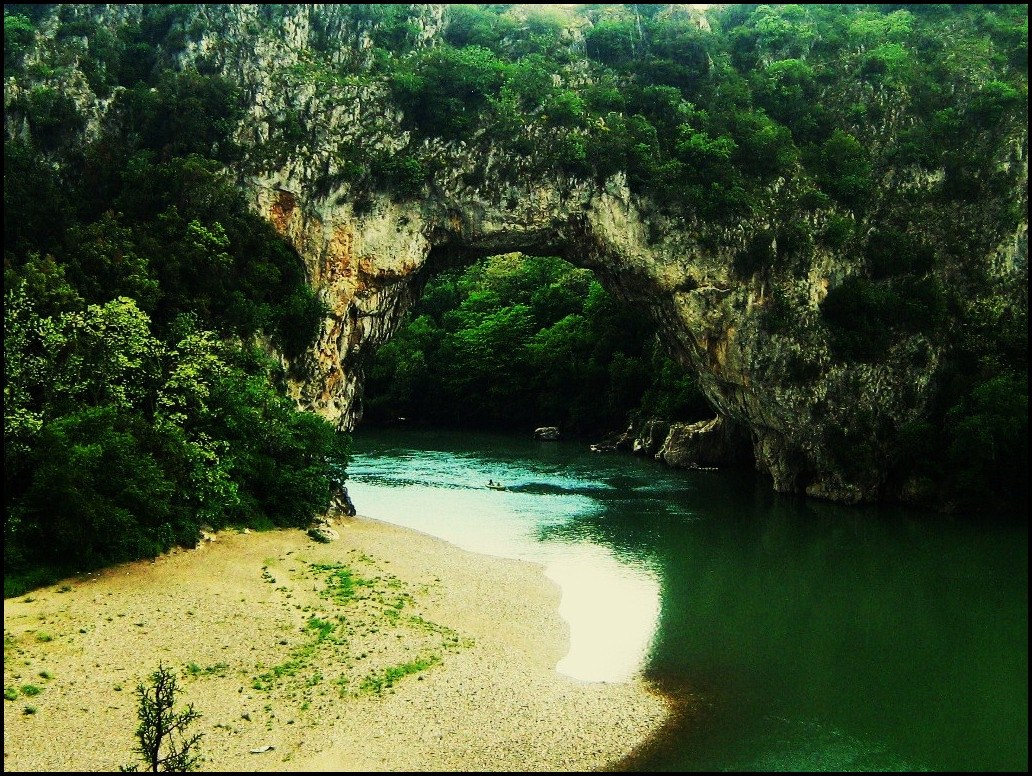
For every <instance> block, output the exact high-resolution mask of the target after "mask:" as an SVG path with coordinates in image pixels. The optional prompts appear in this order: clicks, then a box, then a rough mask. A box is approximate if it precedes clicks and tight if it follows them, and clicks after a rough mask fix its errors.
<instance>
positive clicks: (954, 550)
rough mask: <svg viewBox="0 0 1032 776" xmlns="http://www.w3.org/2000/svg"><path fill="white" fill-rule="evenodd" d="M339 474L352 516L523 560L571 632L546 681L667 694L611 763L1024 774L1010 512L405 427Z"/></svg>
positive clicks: (1022, 679) (1022, 610) (1024, 558)
mask: <svg viewBox="0 0 1032 776" xmlns="http://www.w3.org/2000/svg"><path fill="white" fill-rule="evenodd" d="M488 480H494V481H500V482H501V483H502V484H503V485H504V486H505V488H506V489H505V490H502V491H499V490H493V489H490V488H488V487H487V482H488ZM347 484H348V490H349V492H350V494H351V496H352V499H353V500H354V502H355V505H356V506H357V508H358V510H359V513H360V514H363V515H367V516H369V517H373V518H377V519H380V520H384V521H387V522H391V523H396V524H399V525H404V526H408V527H410V528H415V529H417V530H420V531H423V532H424V533H429V534H432V535H435V536H439V537H440V538H443V539H445V540H447V541H450V542H452V543H454V544H456V545H459V546H461V547H464V548H466V549H469V550H473V551H476V552H482V553H487V554H492V555H499V556H502V557H511V558H520V559H524V560H529V561H533V562H537V563H540V564H542V565H543V566H544V567H545V573H546V574H547V575H548V576H549V577H550V578H551V579H552V580H554V581H555V582H556V584H558V585H559V586H560V588H561V589H562V593H563V595H562V603H561V606H560V613H561V614H562V615H563V617H564V618H565V619H566V620H567V621H568V623H569V624H570V629H571V645H570V652H569V654H568V655H567V656H566V657H565V658H564V659H563V660H562V661H561V662H560V663H559V665H558V666H557V670H559V671H560V672H561V673H565V674H568V675H569V676H571V677H573V678H575V679H579V680H582V681H625V680H626V679H627V678H628V677H630V676H632V675H634V674H636V673H642V674H644V675H645V676H646V677H648V678H649V679H650V680H652V681H653V682H655V683H656V685H657V686H659V687H660V688H661V689H662V690H663V691H664V692H666V693H667V694H669V695H670V697H672V698H673V699H674V701H675V703H676V708H677V709H678V712H677V714H676V715H675V717H674V718H673V719H672V721H671V723H670V724H669V725H668V727H667V729H666V730H664V731H663V734H662V735H661V736H660V737H659V738H658V739H657V740H656V741H655V742H654V743H653V744H652V745H650V746H649V747H648V748H647V749H646V750H644V751H641V752H639V753H637V754H636V755H635V756H634V757H632V758H631V759H629V760H627V761H626V762H622V763H618V764H616V765H615V766H614V767H615V768H616V769H618V770H623V771H727V770H737V771H742V770H746V771H749V770H751V771H872V770H876V771H890V770H907V771H913V770H929V771H944V770H959V771H1010V770H1013V771H1025V770H1027V769H1028V529H1027V523H1026V522H1025V521H1024V519H1020V520H1018V519H1004V516H1000V517H998V518H994V519H992V520H989V521H986V520H984V519H983V520H981V521H979V522H975V521H973V520H965V519H961V518H956V517H948V516H943V515H934V514H925V513H919V512H913V511H905V510H899V509H887V508H872V507H860V508H857V507H840V506H835V505H831V504H824V503H820V502H814V501H811V500H807V499H801V498H796V497H786V496H779V495H777V494H774V493H772V492H771V490H770V487H769V484H768V483H767V482H765V481H764V480H763V479H762V478H760V477H757V476H756V475H754V474H752V473H750V472H732V471H683V470H681V471H679V470H673V469H670V468H668V467H666V466H664V465H662V464H659V463H657V462H655V461H651V460H646V459H643V458H638V457H634V456H631V455H629V454H625V453H602V454H599V453H592V452H590V451H589V450H588V448H587V446H586V445H585V444H578V443H572V442H538V441H536V440H533V439H527V438H515V437H511V436H500V435H488V434H476V433H465V432H463V433H455V432H440V431H432V432H431V431H425V430H413V429H407V428H396V429H389V430H372V429H359V430H358V431H357V432H356V433H355V435H354V456H353V459H352V462H351V464H350V466H349V467H348V483H347ZM475 605H476V602H470V606H475Z"/></svg>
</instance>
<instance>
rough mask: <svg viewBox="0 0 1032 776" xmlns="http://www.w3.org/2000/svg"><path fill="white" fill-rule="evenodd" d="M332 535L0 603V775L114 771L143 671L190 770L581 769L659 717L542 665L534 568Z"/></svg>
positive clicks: (545, 611)
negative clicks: (183, 741)
mask: <svg viewBox="0 0 1032 776" xmlns="http://www.w3.org/2000/svg"><path fill="white" fill-rule="evenodd" d="M337 530H338V532H339V533H340V536H341V538H340V540H339V541H336V542H332V543H328V544H319V543H316V542H313V540H312V539H310V538H309V537H308V536H307V535H306V534H305V533H304V532H302V531H289V530H288V531H272V532H268V533H253V532H252V533H246V534H244V533H235V532H223V533H220V534H218V535H217V536H216V537H215V538H214V541H209V542H204V543H203V544H202V545H201V546H200V547H199V548H197V549H195V550H178V551H175V552H173V553H170V554H168V555H166V556H163V557H161V558H158V559H157V560H155V561H153V562H151V561H144V562H137V563H132V564H126V565H123V566H118V567H114V568H111V569H108V570H105V571H103V572H100V573H98V574H95V575H88V576H83V577H80V578H74V579H70V580H65V581H64V582H63V583H59V584H56V585H52V586H49V587H46V588H42V589H40V590H38V591H34V592H33V593H31V594H29V595H26V596H20V597H18V598H13V599H9V600H5V602H4V687H5V691H6V692H5V697H8V698H9V697H10V696H11V695H13V694H14V692H12V691H15V692H16V693H17V697H15V698H14V699H13V700H11V699H8V700H5V703H4V770H5V771H58V770H61V771H98V770H117V768H118V766H119V765H121V764H123V763H129V762H132V761H133V760H134V757H133V754H132V747H133V745H134V743H135V738H134V731H135V729H136V725H137V717H136V696H135V688H136V686H137V684H138V683H140V682H145V681H146V680H147V678H148V677H149V675H150V674H151V673H152V672H153V671H155V670H156V669H157V667H158V665H159V664H162V665H165V666H171V667H174V668H175V669H176V670H177V672H178V674H179V676H180V680H179V684H180V694H179V703H178V704H177V708H178V707H182V706H183V705H185V704H186V703H192V704H193V705H194V707H195V709H196V710H197V711H199V712H200V713H201V715H202V716H201V718H200V720H198V722H197V723H195V725H194V726H193V730H194V731H196V732H202V733H203V734H204V738H203V739H202V740H201V743H200V748H199V751H200V752H201V754H202V755H203V756H204V758H205V759H204V761H203V763H202V765H201V767H202V769H203V770H209V771H274V770H275V771H331V770H340V771H392V770H409V771H549V770H551V771H559V770H595V769H601V768H604V767H606V766H607V765H611V764H613V763H616V762H617V761H619V760H620V759H621V758H623V757H624V756H626V755H628V754H629V753H630V752H632V751H633V750H634V749H635V748H636V747H637V746H639V745H641V744H642V743H644V742H645V740H647V738H648V737H649V736H650V735H652V734H654V733H655V732H657V731H658V730H659V728H660V727H661V726H662V724H663V722H664V721H665V719H666V716H667V713H668V709H667V706H666V703H665V702H664V701H663V700H662V699H661V698H660V697H659V696H658V695H656V694H655V693H654V692H653V691H652V690H651V689H650V687H649V686H648V685H647V684H646V683H644V682H643V681H642V680H641V679H640V678H636V679H634V680H632V681H630V682H627V683H619V684H605V683H583V682H577V681H575V680H573V679H569V678H567V677H564V676H562V675H560V674H558V673H557V672H556V671H555V665H556V663H557V662H558V661H559V660H560V659H561V658H562V657H563V655H564V654H565V652H566V649H567V647H568V644H569V633H568V630H567V628H566V626H565V623H564V622H563V620H562V619H561V618H560V617H559V615H558V605H559V590H558V588H556V587H555V585H553V584H552V583H551V582H550V581H549V580H548V579H546V578H545V576H544V575H543V573H542V569H541V568H540V567H538V566H535V565H532V564H528V563H523V562H519V561H510V560H505V559H500V558H493V557H488V556H481V555H475V554H471V553H468V552H465V551H463V550H460V549H458V548H456V547H454V546H452V545H450V544H447V543H444V542H442V541H440V540H438V539H435V538H433V537H430V536H427V535H424V534H421V533H418V532H414V531H410V530H406V529H402V528H398V527H396V526H392V525H389V524H386V523H381V522H379V521H375V520H371V519H367V518H358V519H352V520H346V521H344V522H342V523H341V524H339V525H338V526H337ZM33 688H35V689H33ZM257 750H261V751H257Z"/></svg>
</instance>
